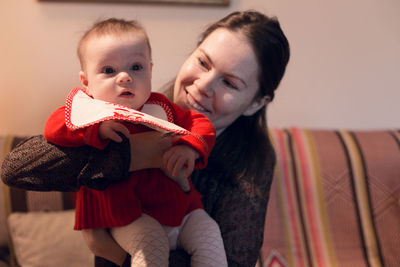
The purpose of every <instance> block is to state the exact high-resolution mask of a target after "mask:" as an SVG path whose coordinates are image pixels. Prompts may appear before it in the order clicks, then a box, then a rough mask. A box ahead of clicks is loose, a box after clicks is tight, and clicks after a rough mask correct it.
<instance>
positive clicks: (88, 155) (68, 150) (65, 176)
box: [1, 131, 172, 191]
mask: <svg viewBox="0 0 400 267" xmlns="http://www.w3.org/2000/svg"><path fill="white" fill-rule="evenodd" d="M171 143H172V140H171V138H166V137H163V135H162V134H161V133H158V132H155V131H151V132H147V133H140V134H134V135H132V136H131V138H130V140H128V139H126V138H125V139H124V141H123V142H121V143H116V142H110V144H109V145H108V146H107V147H106V148H105V149H104V150H98V149H96V148H93V147H90V146H82V147H61V146H57V145H54V144H51V143H49V142H47V141H46V139H45V138H44V137H43V136H42V135H38V136H33V137H30V138H28V139H27V140H25V141H23V142H21V143H20V144H19V145H18V146H17V147H16V148H15V149H13V150H12V151H11V152H10V153H9V154H8V156H7V157H6V158H5V159H4V162H3V166H2V170H1V178H2V180H3V182H4V183H5V184H7V185H9V186H13V187H18V188H22V189H25V190H34V191H52V190H54V191H77V190H79V187H80V186H81V185H85V186H88V187H90V188H93V189H98V190H104V189H105V188H106V187H107V186H108V185H110V184H111V183H114V182H116V181H119V180H121V179H124V178H126V177H128V173H129V171H134V170H140V169H144V168H157V167H160V166H161V162H162V160H161V159H162V153H163V151H164V150H165V149H167V148H169V147H170V146H171ZM131 159H132V160H131Z"/></svg>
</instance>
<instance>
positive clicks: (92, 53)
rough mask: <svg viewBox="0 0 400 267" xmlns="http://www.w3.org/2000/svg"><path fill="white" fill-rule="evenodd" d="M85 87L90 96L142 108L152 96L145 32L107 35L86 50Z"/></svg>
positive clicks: (97, 39) (150, 66)
mask: <svg viewBox="0 0 400 267" xmlns="http://www.w3.org/2000/svg"><path fill="white" fill-rule="evenodd" d="M84 55H85V56H84V60H85V70H83V71H81V73H80V79H81V82H82V85H83V86H84V87H85V88H86V89H87V92H88V94H89V95H91V96H92V97H93V98H95V99H100V100H104V101H108V102H112V103H116V104H120V105H124V106H126V107H129V108H133V109H138V108H140V107H141V106H142V105H143V104H144V103H145V102H146V101H147V99H148V98H149V96H150V93H151V69H152V63H151V55H150V49H149V46H148V43H147V40H146V38H145V36H144V34H143V33H142V32H139V31H138V32H132V33H125V34H122V35H121V36H113V35H106V36H102V37H99V38H96V37H94V38H92V39H90V40H88V42H87V43H86V46H85V48H84Z"/></svg>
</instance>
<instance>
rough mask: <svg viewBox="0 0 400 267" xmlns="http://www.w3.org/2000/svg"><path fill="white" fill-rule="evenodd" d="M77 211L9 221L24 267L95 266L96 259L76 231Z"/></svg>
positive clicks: (31, 214)
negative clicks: (75, 216) (75, 215)
mask: <svg viewBox="0 0 400 267" xmlns="http://www.w3.org/2000/svg"><path fill="white" fill-rule="evenodd" d="M74 214H75V212H74V210H68V211H52V212H44V211H36V212H27V213H22V212H15V213H12V214H11V215H10V216H9V217H8V225H9V230H10V235H11V238H12V241H13V245H14V251H15V255H16V258H17V261H18V263H19V265H20V266H22V267H23V266H42V267H54V266H66V267H68V266H71V267H75V266H82V267H85V266H87V267H91V266H93V265H94V256H93V254H92V253H91V252H90V250H89V249H88V247H87V246H86V244H85V242H84V241H83V238H82V235H81V234H80V232H79V231H74V230H73V225H74Z"/></svg>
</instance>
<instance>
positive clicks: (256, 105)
mask: <svg viewBox="0 0 400 267" xmlns="http://www.w3.org/2000/svg"><path fill="white" fill-rule="evenodd" d="M270 101H271V97H270V96H262V97H258V98H256V99H254V100H253V102H252V103H251V104H250V105H249V106H248V107H247V109H246V110H245V111H244V112H243V114H242V115H243V116H252V115H254V114H255V113H256V112H257V111H259V110H260V109H262V108H263V107H264V106H265V105H267V104H268V103H269V102H270Z"/></svg>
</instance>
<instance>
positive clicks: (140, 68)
mask: <svg viewBox="0 0 400 267" xmlns="http://www.w3.org/2000/svg"><path fill="white" fill-rule="evenodd" d="M142 69H143V66H142V65H140V64H134V65H132V67H131V70H135V71H136V70H142Z"/></svg>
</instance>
